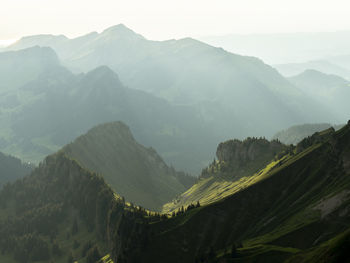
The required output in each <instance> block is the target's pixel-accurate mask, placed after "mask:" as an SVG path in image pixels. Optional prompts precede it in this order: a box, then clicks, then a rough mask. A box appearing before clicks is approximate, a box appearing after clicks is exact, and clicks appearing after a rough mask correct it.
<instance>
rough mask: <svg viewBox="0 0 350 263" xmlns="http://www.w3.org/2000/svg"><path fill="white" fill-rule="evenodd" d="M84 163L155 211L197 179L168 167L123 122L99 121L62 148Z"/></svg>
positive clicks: (128, 196)
mask: <svg viewBox="0 0 350 263" xmlns="http://www.w3.org/2000/svg"><path fill="white" fill-rule="evenodd" d="M62 152H64V153H65V154H66V155H67V156H68V157H69V158H71V159H73V160H76V161H77V162H78V163H79V164H80V165H81V166H82V167H84V168H86V169H88V170H90V171H94V172H96V173H98V174H100V175H102V176H103V177H104V179H105V181H106V182H107V183H108V184H109V185H110V186H111V187H112V189H113V190H114V191H115V192H116V193H118V194H119V195H122V196H123V197H125V199H126V200H128V201H129V202H133V203H135V204H138V205H141V206H143V207H145V208H148V209H150V210H153V211H157V210H160V208H161V207H162V205H163V204H164V203H166V202H168V201H170V200H171V199H172V198H174V197H175V196H176V195H178V194H180V193H182V192H184V191H185V190H186V189H187V188H189V187H190V186H192V184H193V183H194V182H195V179H194V177H191V176H186V175H185V174H183V173H179V172H176V171H175V170H174V169H173V168H170V167H168V166H167V165H166V164H165V162H164V161H163V160H162V158H161V157H160V156H159V155H158V154H157V152H156V151H155V150H154V149H152V148H146V147H144V146H143V145H141V144H139V143H138V142H136V141H135V139H134V137H133V136H132V134H131V131H130V129H129V127H127V126H126V125H125V124H123V123H122V122H113V123H107V124H102V125H99V126H97V127H95V128H93V129H91V130H89V131H88V133H87V134H85V135H82V136H80V137H79V138H77V139H76V140H75V141H74V142H72V143H70V144H68V145H67V146H65V147H64V148H63V149H62Z"/></svg>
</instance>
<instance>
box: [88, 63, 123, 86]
mask: <svg viewBox="0 0 350 263" xmlns="http://www.w3.org/2000/svg"><path fill="white" fill-rule="evenodd" d="M85 79H86V80H87V81H88V82H96V81H103V82H106V81H107V82H108V83H109V84H111V83H113V84H114V85H118V86H123V85H122V83H121V82H120V80H119V77H118V75H117V73H115V72H114V71H113V70H111V69H110V68H109V67H107V66H104V65H103V66H99V67H97V68H95V69H93V70H91V71H89V72H88V73H86V75H85Z"/></svg>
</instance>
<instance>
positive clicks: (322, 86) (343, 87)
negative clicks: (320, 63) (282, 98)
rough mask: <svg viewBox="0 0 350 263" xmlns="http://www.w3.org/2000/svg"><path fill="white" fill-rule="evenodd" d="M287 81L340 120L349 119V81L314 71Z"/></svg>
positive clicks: (308, 71)
mask: <svg viewBox="0 0 350 263" xmlns="http://www.w3.org/2000/svg"><path fill="white" fill-rule="evenodd" d="M289 80H290V81H291V82H292V83H293V84H294V85H295V86H297V87H298V88H300V89H301V90H302V91H303V92H305V93H306V94H308V95H309V96H312V97H313V98H315V99H317V100H318V101H319V102H321V103H322V104H323V105H326V106H327V107H328V108H330V109H333V110H334V111H335V112H336V113H337V115H338V116H341V118H342V120H347V118H348V117H349V115H348V112H350V106H349V103H347V98H349V97H350V81H348V80H345V79H343V78H341V77H339V76H336V75H328V74H324V73H322V72H319V71H316V70H306V71H304V72H303V73H301V74H299V75H297V76H294V77H290V78H289Z"/></svg>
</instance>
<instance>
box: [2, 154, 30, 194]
mask: <svg viewBox="0 0 350 263" xmlns="http://www.w3.org/2000/svg"><path fill="white" fill-rule="evenodd" d="M32 169H33V167H32V166H31V165H30V164H24V163H22V161H21V160H19V159H17V158H15V157H12V156H8V155H5V154H3V153H1V152H0V189H1V188H2V186H3V185H4V184H6V183H8V182H12V181H15V180H16V179H18V178H22V177H24V176H25V175H27V174H29V173H30V172H31V170H32Z"/></svg>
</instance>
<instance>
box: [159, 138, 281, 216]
mask: <svg viewBox="0 0 350 263" xmlns="http://www.w3.org/2000/svg"><path fill="white" fill-rule="evenodd" d="M287 151H288V147H287V146H285V145H283V144H281V143H280V142H278V141H271V142H270V141H268V140H266V139H264V138H247V139H245V140H244V141H240V140H237V139H236V140H229V141H226V142H223V143H220V144H219V146H218V148H217V150H216V156H217V160H215V159H214V161H213V163H212V164H211V165H209V166H208V167H207V168H205V169H203V171H202V173H201V175H200V177H199V179H198V182H197V183H195V184H194V185H193V186H192V187H191V188H190V189H188V190H187V191H186V192H184V193H182V194H181V195H179V196H178V197H176V198H175V199H174V200H173V201H172V202H169V203H167V204H165V205H164V206H163V212H164V213H172V212H175V211H177V210H179V209H180V208H181V207H188V206H189V205H191V204H197V202H199V203H200V204H201V205H207V204H210V203H213V202H215V201H218V200H221V199H223V198H225V197H227V196H229V195H232V194H234V193H236V192H237V191H240V190H241V189H242V188H245V187H248V186H249V185H251V184H253V183H255V182H256V181H257V180H259V179H260V178H262V177H264V176H265V174H266V173H267V172H268V171H269V170H270V168H271V167H273V166H274V165H276V163H278V162H274V161H273V159H274V158H277V157H276V156H277V155H280V154H282V153H283V152H287ZM284 154H286V153H284ZM275 161H276V160H275ZM269 163H271V164H270V167H268V168H267V169H266V170H262V169H263V168H264V167H265V166H267V165H268V164H269Z"/></svg>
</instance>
